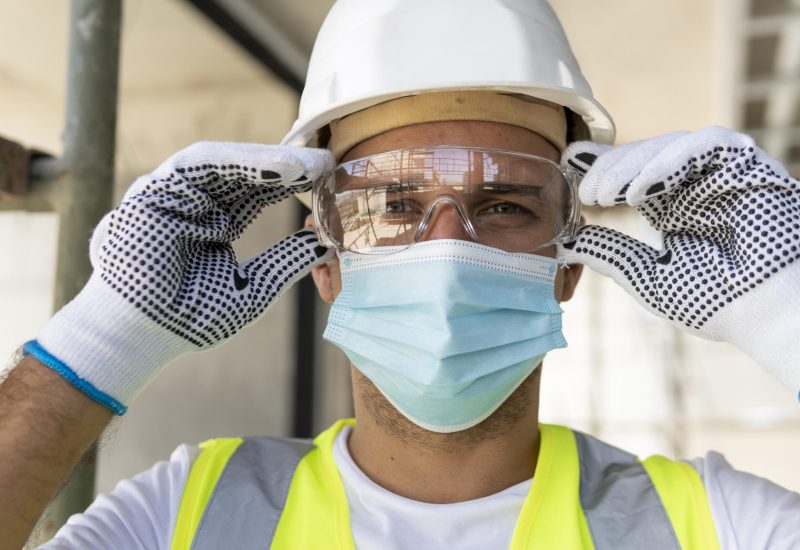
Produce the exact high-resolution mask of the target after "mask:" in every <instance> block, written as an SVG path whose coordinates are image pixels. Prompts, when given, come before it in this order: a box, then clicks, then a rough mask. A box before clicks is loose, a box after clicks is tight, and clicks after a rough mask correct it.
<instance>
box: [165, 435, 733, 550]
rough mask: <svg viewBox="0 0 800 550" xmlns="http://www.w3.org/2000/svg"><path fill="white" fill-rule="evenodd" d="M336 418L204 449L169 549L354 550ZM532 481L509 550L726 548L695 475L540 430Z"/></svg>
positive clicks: (589, 440)
mask: <svg viewBox="0 0 800 550" xmlns="http://www.w3.org/2000/svg"><path fill="white" fill-rule="evenodd" d="M352 423H354V421H353V420H341V421H339V422H337V423H336V424H334V425H333V426H332V427H330V428H328V429H327V430H326V431H324V432H323V433H321V434H320V435H319V436H318V437H317V438H316V439H315V440H314V441H313V443H312V442H311V441H309V440H293V439H278V438H252V439H242V438H227V439H213V440H210V441H206V442H205V443H203V444H201V447H202V452H201V454H200V455H199V457H198V458H197V460H196V461H195V463H194V465H193V466H192V469H191V472H190V474H189V478H188V480H187V482H186V486H185V488H184V493H183V498H182V500H181V504H180V508H179V510H178V517H177V520H176V525H175V531H174V534H173V539H172V550H184V549H185V550H189V549H192V550H205V549H213V548H217V549H221V548H224V549H225V550H229V549H233V548H242V549H245V548H270V549H279V550H284V549H286V550H288V549H291V550H303V549H342V550H354V549H355V545H354V543H353V536H352V533H351V530H350V512H349V507H348V504H347V496H346V494H345V490H344V486H343V485H342V482H341V479H340V477H339V472H338V470H337V468H336V464H335V463H334V459H333V444H334V441H335V439H336V435H337V434H338V433H339V431H340V430H341V429H342V427H344V426H345V425H346V424H352ZM539 431H540V435H541V442H540V450H539V457H538V461H537V464H536V471H535V473H534V477H533V483H532V485H531V489H530V493H529V494H528V496H527V498H526V500H525V503H524V504H523V507H522V511H521V512H520V516H519V519H518V520H517V524H516V527H515V529H514V534H513V538H512V541H511V549H512V550H522V549H529V548H544V549H558V550H572V549H576V550H577V549H593V548H598V549H606V548H608V549H611V548H613V549H614V550H619V549H624V548H646V549H647V550H662V549H679V548H683V549H684V550H686V549H697V550H714V549H717V548H719V544H718V542H717V537H716V532H715V529H714V524H713V519H712V517H711V511H710V509H709V506H708V500H707V498H706V493H705V488H704V486H703V482H702V480H701V479H700V476H699V475H698V474H697V472H696V471H695V470H694V468H692V467H691V466H690V465H688V464H686V463H683V462H678V461H672V460H669V459H667V458H664V457H662V456H652V457H650V458H648V459H647V460H645V461H644V462H640V461H639V460H638V459H636V457H634V456H633V455H630V454H629V453H626V452H625V451H621V450H619V449H617V448H615V447H612V446H610V445H608V444H606V443H603V442H601V441H599V440H597V439H595V438H593V437H591V436H588V435H586V434H582V433H580V432H577V431H573V430H570V429H569V428H565V427H562V426H553V425H548V424H542V425H540V427H539Z"/></svg>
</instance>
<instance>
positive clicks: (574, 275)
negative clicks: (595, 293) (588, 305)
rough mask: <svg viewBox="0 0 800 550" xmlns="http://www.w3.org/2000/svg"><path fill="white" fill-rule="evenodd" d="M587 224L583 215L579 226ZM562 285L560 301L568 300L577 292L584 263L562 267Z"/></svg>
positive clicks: (559, 295)
mask: <svg viewBox="0 0 800 550" xmlns="http://www.w3.org/2000/svg"><path fill="white" fill-rule="evenodd" d="M584 225H586V218H585V217H584V216H583V215H581V219H580V221H579V222H578V227H583V226H584ZM560 271H561V277H560V279H561V285H560V288H559V289H558V290H559V294H558V297H559V300H558V301H559V302H567V301H569V300H570V299H571V298H572V296H573V295H574V294H575V288H576V287H577V286H578V281H580V279H581V274H582V273H583V264H569V265H567V266H566V267H563V268H561V270H560Z"/></svg>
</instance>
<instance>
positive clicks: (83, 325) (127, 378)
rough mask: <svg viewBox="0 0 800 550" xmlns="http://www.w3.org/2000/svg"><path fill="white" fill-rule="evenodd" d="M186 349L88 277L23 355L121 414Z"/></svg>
mask: <svg viewBox="0 0 800 550" xmlns="http://www.w3.org/2000/svg"><path fill="white" fill-rule="evenodd" d="M190 347H191V344H189V343H188V342H186V341H185V340H183V339H182V338H180V337H179V336H177V335H175V334H173V333H172V332H169V331H167V330H166V329H164V328H162V327H160V326H159V325H158V324H156V323H155V322H154V321H152V320H150V319H149V318H147V316H145V315H144V314H142V313H141V312H139V311H138V310H136V309H135V308H134V307H133V306H132V305H131V304H129V303H128V302H127V301H126V300H125V299H124V298H123V297H122V296H120V295H119V294H118V293H117V292H115V291H113V290H112V289H110V288H109V287H108V285H106V284H105V283H104V282H103V281H102V280H101V279H100V276H99V275H97V274H94V275H92V278H91V279H90V280H89V282H88V283H87V284H86V286H85V287H84V289H83V290H82V291H81V292H80V294H78V296H76V297H75V299H74V300H72V301H71V302H70V303H68V304H67V305H66V306H64V307H63V308H62V309H61V310H60V311H59V312H58V313H56V314H55V315H54V316H53V318H52V319H51V320H50V321H49V322H48V323H47V325H45V327H44V329H43V330H42V332H41V333H40V334H39V337H38V338H37V339H36V340H34V341H32V342H29V343H28V344H26V346H25V352H26V353H29V354H30V355H33V356H35V357H36V358H37V359H39V360H40V361H41V362H42V363H44V364H45V365H47V366H49V367H50V368H52V369H53V370H55V371H56V372H58V373H59V374H61V375H62V376H63V377H64V378H65V379H67V380H68V381H69V382H70V383H71V384H72V385H73V386H75V387H76V388H78V389H79V390H81V391H82V392H84V393H85V394H86V395H87V396H89V397H90V398H92V399H94V400H95V401H97V402H98V403H100V404H102V405H104V406H106V407H108V408H109V409H111V410H112V411H113V412H114V413H116V414H118V415H122V414H124V413H125V411H126V410H127V406H128V405H129V404H130V402H131V401H133V399H134V398H135V397H136V395H138V394H139V393H140V392H141V391H142V390H143V389H144V387H145V386H146V385H147V384H148V383H149V382H150V381H151V380H152V379H153V378H155V376H156V375H157V374H158V372H159V371H160V370H161V369H162V368H163V367H164V366H165V365H166V364H167V363H169V362H170V361H171V360H173V359H175V358H176V357H178V356H179V355H181V354H182V353H184V352H186V351H188V349H189V348H190Z"/></svg>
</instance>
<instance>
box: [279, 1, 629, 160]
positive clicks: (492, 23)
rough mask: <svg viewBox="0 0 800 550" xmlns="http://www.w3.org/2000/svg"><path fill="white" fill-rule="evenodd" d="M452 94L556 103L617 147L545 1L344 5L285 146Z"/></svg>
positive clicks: (322, 34) (331, 22)
mask: <svg viewBox="0 0 800 550" xmlns="http://www.w3.org/2000/svg"><path fill="white" fill-rule="evenodd" d="M447 90H490V91H497V92H500V93H509V94H516V95H520V96H527V97H533V98H538V99H544V100H547V101H551V102H553V103H556V104H558V105H562V106H564V107H566V108H567V109H568V114H570V115H576V116H573V118H574V119H575V120H576V121H577V122H578V125H579V126H584V128H583V130H584V131H582V132H580V133H583V134H585V136H584V137H586V138H590V139H592V140H593V141H596V142H599V143H613V141H614V133H615V130H614V123H613V121H612V120H611V117H610V115H609V114H608V113H607V112H606V110H605V109H604V108H603V106H602V105H600V103H598V102H597V101H596V100H595V99H594V97H593V95H592V90H591V88H590V87H589V84H588V83H587V82H586V79H585V78H584V77H583V75H582V74H581V71H580V67H579V66H578V62H577V61H576V59H575V56H574V55H573V53H572V50H571V49H570V46H569V43H568V41H567V38H566V35H565V34H564V30H563V28H562V27H561V24H560V22H559V21H558V18H557V17H556V14H555V13H554V12H553V9H552V8H551V7H550V5H549V4H548V3H547V2H546V1H545V0H338V2H336V4H335V5H334V6H333V8H332V9H331V11H330V12H329V13H328V16H327V17H326V19H325V21H324V23H323V24H322V28H321V29H320V31H319V34H318V35H317V40H316V42H315V44H314V50H313V53H312V54H311V60H310V63H309V67H308V75H307V77H306V85H305V89H304V90H303V95H302V97H301V99H300V110H299V116H298V119H297V121H296V122H295V123H294V125H293V126H292V129H291V130H290V131H289V133H288V134H287V135H286V137H285V138H284V139H283V142H282V143H284V144H288V145H300V146H305V145H318V143H317V140H316V137H317V132H318V131H319V130H320V129H323V128H325V127H326V126H327V125H328V124H329V123H330V122H331V121H332V120H336V119H339V118H342V117H345V116H347V115H348V114H351V113H354V112H356V111H360V110H362V109H365V108H367V107H370V106H372V105H376V104H378V103H383V102H384V101H388V100H390V99H394V98H398V97H403V96H409V95H415V94H421V93H427V92H436V91H447ZM570 111H571V113H569V112H570ZM322 145H324V144H322Z"/></svg>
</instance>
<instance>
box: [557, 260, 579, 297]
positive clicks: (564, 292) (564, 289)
mask: <svg viewBox="0 0 800 550" xmlns="http://www.w3.org/2000/svg"><path fill="white" fill-rule="evenodd" d="M561 273H562V277H563V282H562V284H561V289H560V290H561V293H560V296H559V298H560V299H559V301H560V302H567V301H569V300H570V299H572V296H573V295H574V294H575V287H577V286H578V281H579V280H580V279H581V274H582V273H583V264H569V265H568V266H566V267H564V268H561Z"/></svg>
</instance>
